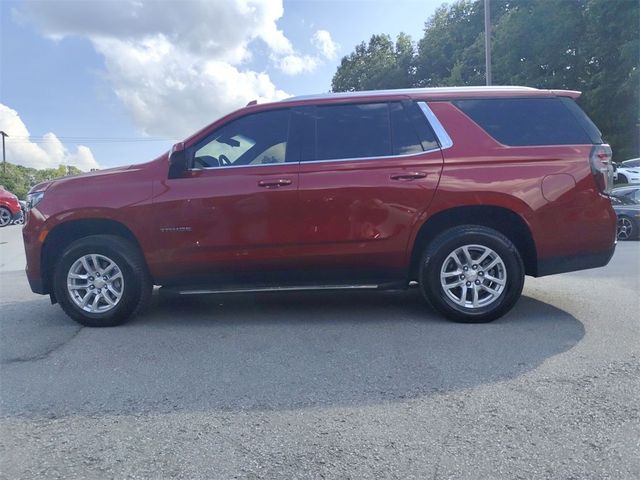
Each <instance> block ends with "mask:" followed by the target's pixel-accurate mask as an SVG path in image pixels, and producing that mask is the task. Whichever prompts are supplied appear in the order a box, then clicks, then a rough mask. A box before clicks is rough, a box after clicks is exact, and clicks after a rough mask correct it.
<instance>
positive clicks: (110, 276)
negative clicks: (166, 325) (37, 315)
mask: <svg viewBox="0 0 640 480" xmlns="http://www.w3.org/2000/svg"><path fill="white" fill-rule="evenodd" d="M152 288H153V285H152V282H151V279H150V278H149V274H148V273H147V270H146V266H145V264H144V259H143V258H142V255H141V254H140V252H139V251H138V249H137V248H136V247H135V246H134V245H133V244H132V243H131V242H129V241H127V240H125V239H123V238H121V237H116V236H113V235H93V236H90V237H85V238H82V239H80V240H78V241H76V242H74V243H72V244H71V245H70V246H69V247H68V248H67V249H66V250H65V251H64V253H63V254H62V256H61V258H60V260H59V261H58V263H57V265H56V268H55V272H54V289H55V294H56V299H57V300H58V302H59V303H60V306H61V307H62V309H63V310H64V311H65V313H66V314H67V315H69V316H70V317H71V318H73V319H74V320H76V321H77V322H79V323H81V324H82V325H85V326H88V327H111V326H115V325H120V324H122V323H124V322H126V321H127V320H128V319H129V318H130V317H131V316H133V315H135V314H136V313H137V312H139V311H140V310H141V309H142V308H143V307H144V306H145V305H146V303H147V302H148V300H149V298H150V296H151V291H152Z"/></svg>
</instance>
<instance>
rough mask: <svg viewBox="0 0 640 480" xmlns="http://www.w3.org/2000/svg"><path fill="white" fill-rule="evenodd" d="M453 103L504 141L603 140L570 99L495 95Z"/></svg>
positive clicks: (566, 142) (565, 142)
mask: <svg viewBox="0 0 640 480" xmlns="http://www.w3.org/2000/svg"><path fill="white" fill-rule="evenodd" d="M564 100H569V101H570V102H571V103H572V104H573V106H574V107H575V110H577V112H575V111H572V110H573V107H571V109H570V108H568V107H567V105H566V104H565V102H564ZM453 103H454V105H456V106H457V107H458V108H459V109H460V110H462V111H463V112H464V113H465V114H467V115H468V116H469V117H470V118H471V119H472V120H473V121H474V122H476V123H477V124H478V125H480V126H481V127H482V128H483V129H484V130H485V131H486V132H487V133H488V134H489V135H491V136H492V137H493V138H495V139H496V140H497V141H499V142H500V143H502V144H504V145H514V146H524V145H576V144H591V143H601V142H594V140H593V139H592V138H591V137H590V136H589V134H588V133H587V131H586V130H585V128H584V126H583V125H582V123H583V122H584V119H582V120H581V119H579V117H578V116H577V114H578V113H579V114H581V115H582V116H584V117H585V118H586V120H587V121H589V123H591V121H590V120H589V119H588V117H586V115H585V114H584V112H582V110H580V107H578V106H577V105H576V104H575V102H573V101H572V100H570V99H561V98H557V97H553V98H492V99H477V100H476V99H473V100H457V101H454V102H453ZM591 125H593V124H592V123H591ZM593 128H595V125H593ZM595 130H596V131H597V128H595ZM598 133H599V132H598Z"/></svg>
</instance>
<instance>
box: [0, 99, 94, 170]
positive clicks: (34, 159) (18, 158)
mask: <svg viewBox="0 0 640 480" xmlns="http://www.w3.org/2000/svg"><path fill="white" fill-rule="evenodd" d="M0 130H2V131H4V132H5V133H7V135H9V137H8V138H6V139H5V146H6V154H7V161H8V162H11V163H15V164H18V165H24V166H25V167H33V168H39V169H41V168H57V167H59V166H60V165H73V166H75V167H78V168H79V169H80V170H83V171H88V170H91V169H92V168H98V163H97V162H96V160H95V158H93V154H92V153H91V150H90V149H89V148H88V147H85V146H84V145H79V146H78V147H77V149H76V151H75V152H70V151H69V150H68V149H67V147H65V146H64V145H63V144H62V142H61V141H60V140H59V139H58V137H56V136H55V134H53V133H51V132H49V133H46V134H44V135H43V136H42V138H39V139H38V143H35V142H34V141H33V140H32V139H31V138H30V134H29V130H28V129H27V127H26V125H25V124H24V122H23V121H22V119H21V118H20V116H19V115H18V112H16V111H15V110H13V109H12V108H9V107H8V106H6V105H3V104H1V103H0Z"/></svg>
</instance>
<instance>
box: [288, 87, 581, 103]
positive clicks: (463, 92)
mask: <svg viewBox="0 0 640 480" xmlns="http://www.w3.org/2000/svg"><path fill="white" fill-rule="evenodd" d="M550 96H567V97H571V98H577V97H579V96H580V92H578V91H575V90H541V89H538V88H532V87H520V86H490V87H482V86H480V87H437V88H405V89H393V90H364V91H359V92H337V93H321V94H317V95H300V96H295V97H289V98H285V99H283V100H281V102H306V101H318V100H319V101H324V100H327V101H331V100H344V99H351V98H363V97H366V98H374V97H410V98H416V99H425V100H447V99H454V98H456V99H457V98H459V99H462V98H487V97H550Z"/></svg>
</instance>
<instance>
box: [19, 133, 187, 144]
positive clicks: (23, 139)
mask: <svg viewBox="0 0 640 480" xmlns="http://www.w3.org/2000/svg"><path fill="white" fill-rule="evenodd" d="M55 138H56V139H58V140H60V141H61V142H64V143H148V142H175V141H177V139H176V138H171V137H65V136H57V135H56V136H55ZM52 140H53V138H52V137H49V136H44V135H42V136H39V135H30V136H24V135H23V136H12V142H11V143H40V144H42V143H49V142H51V141H52Z"/></svg>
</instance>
